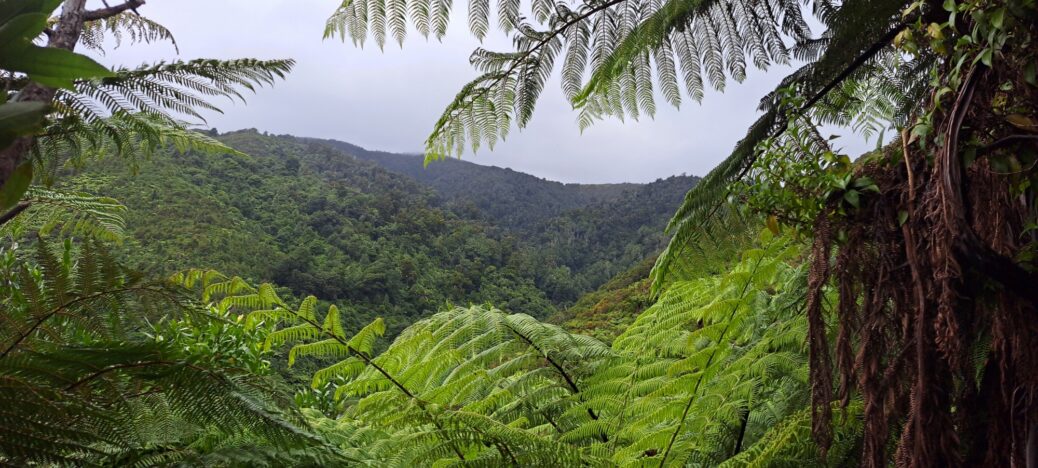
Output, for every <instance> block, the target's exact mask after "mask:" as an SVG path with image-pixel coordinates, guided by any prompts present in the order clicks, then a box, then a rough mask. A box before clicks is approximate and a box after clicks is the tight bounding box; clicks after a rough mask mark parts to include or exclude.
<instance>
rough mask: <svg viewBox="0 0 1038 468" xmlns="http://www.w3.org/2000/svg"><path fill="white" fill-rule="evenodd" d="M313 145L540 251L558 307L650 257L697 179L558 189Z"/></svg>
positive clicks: (455, 162)
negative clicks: (402, 179)
mask: <svg viewBox="0 0 1038 468" xmlns="http://www.w3.org/2000/svg"><path fill="white" fill-rule="evenodd" d="M313 141H317V142H321V143H324V144H327V145H329V146H332V147H334V148H337V149H340V150H342V151H344V152H346V153H347V154H351V155H354V156H356V157H357V158H358V159H362V160H367V161H371V162H374V163H376V164H378V165H379V166H381V167H384V168H386V169H387V170H389V171H391V172H394V173H397V174H402V175H406V176H408V177H410V178H413V179H414V180H416V181H418V182H420V183H421V184H423V185H425V186H427V187H429V188H431V189H432V190H433V191H434V192H435V193H436V194H438V195H439V197H438V202H439V203H441V204H442V206H444V207H446V208H448V209H450V210H451V211H452V212H454V213H456V214H457V215H458V216H460V217H463V218H465V219H470V220H475V221H481V222H484V223H486V224H490V225H493V226H499V227H501V228H502V229H504V230H505V231H507V232H509V233H511V234H513V235H514V236H516V237H517V238H520V239H524V240H525V241H527V242H528V243H529V244H530V245H531V246H533V247H534V248H535V250H536V251H537V252H538V253H539V258H538V260H539V261H540V262H541V263H540V264H541V265H542V267H543V270H542V273H543V275H542V277H541V278H539V280H538V285H539V286H540V287H541V288H542V289H544V290H545V292H546V293H547V294H548V296H549V297H550V298H551V299H552V300H553V301H555V302H556V303H558V304H562V305H568V304H572V303H573V302H574V301H576V300H577V299H578V298H580V296H581V295H582V294H584V293H587V292H590V291H592V290H594V289H596V288H597V287H599V286H600V285H602V284H603V283H605V282H606V281H608V280H609V279H610V278H612V277H614V276H616V275H619V274H621V273H623V272H625V271H627V269H629V268H631V267H632V266H634V265H636V264H637V263H638V262H641V261H643V260H645V259H646V258H649V257H653V258H655V255H656V254H657V253H659V251H661V250H662V249H663V247H664V246H665V245H666V240H667V237H666V236H665V235H664V233H663V228H664V227H665V226H666V223H667V220H669V219H670V216H671V214H673V210H674V209H675V208H676V207H677V206H678V205H679V204H680V203H681V200H682V199H683V198H684V196H685V194H686V193H687V192H688V190H689V189H691V188H692V187H694V186H695V185H696V183H697V182H698V181H699V178H698V177H694V176H686V175H680V176H671V177H668V178H665V179H659V180H656V181H655V182H651V183H648V184H634V183H627V184H599V185H587V184H563V183H560V182H554V181H549V180H545V179H541V178H537V177H534V176H531V175H529V174H523V173H521V172H516V171H513V170H510V169H502V168H498V167H489V166H481V165H478V164H474V163H471V162H468V161H462V160H459V159H447V160H444V161H438V162H437V163H436V164H430V165H428V166H425V165H424V164H423V161H422V157H421V156H419V155H410V154H396V153H387V152H380V151H370V150H367V149H364V148H361V147H359V146H356V145H351V144H349V143H345V142H341V141H335V140H316V139H315V140H313Z"/></svg>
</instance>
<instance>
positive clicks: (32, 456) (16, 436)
mask: <svg viewBox="0 0 1038 468" xmlns="http://www.w3.org/2000/svg"><path fill="white" fill-rule="evenodd" d="M20 252H21V249H16V250H7V251H6V252H4V255H3V262H2V265H3V269H2V273H3V274H2V278H0V279H2V282H0V292H2V293H3V294H2V296H0V301H2V304H3V306H4V311H5V313H4V314H3V315H2V317H0V320H2V322H3V326H2V327H0V400H2V401H3V403H2V405H0V407H2V408H3V409H2V410H0V412H2V413H3V417H4V421H5V430H6V431H7V433H8V434H7V436H5V437H3V438H0V457H2V458H3V459H4V460H5V461H7V462H9V463H14V464H36V463H53V464H102V463H116V461H117V460H123V461H127V460H131V459H137V456H138V455H139V456H141V457H143V458H141V459H140V460H139V461H141V463H144V461H146V459H149V458H148V457H144V455H145V454H148V456H157V455H158V454H159V453H162V452H165V453H167V454H170V455H172V454H173V452H177V454H178V455H180V456H189V455H192V454H194V455H202V454H203V453H204V451H202V449H201V448H198V450H195V449H194V448H192V449H187V448H186V446H187V445H191V444H193V443H194V442H193V441H196V440H198V438H199V437H201V435H200V434H203V433H214V431H215V432H218V433H220V434H222V435H223V437H225V438H233V437H235V436H236V435H242V436H243V435H245V434H248V436H249V438H250V440H251V444H252V445H253V446H256V445H268V446H271V447H281V448H284V449H291V448H304V447H317V448H318V449H319V448H320V447H325V446H324V445H323V443H322V441H321V440H320V439H318V438H317V437H315V436H313V435H312V434H310V433H309V432H308V431H307V430H306V429H305V428H306V424H305V421H303V420H302V419H301V417H300V416H299V415H296V414H293V411H292V409H291V407H290V406H287V405H286V404H285V403H286V402H285V401H284V400H283V399H280V397H278V393H279V391H278V390H277V389H276V387H273V386H271V383H270V381H269V380H267V379H265V378H264V377H262V376H258V375H256V374H254V373H252V372H250V371H248V370H245V369H242V368H241V367H240V366H238V365H237V364H236V363H234V362H232V361H219V360H214V359H213V357H212V356H211V355H209V354H207V353H205V352H202V353H198V352H197V350H195V348H194V347H191V346H187V345H188V343H187V342H185V341H184V340H182V339H177V340H165V339H156V337H154V336H152V337H149V336H147V335H145V334H143V333H140V332H139V331H138V330H139V328H140V327H141V326H142V323H141V318H142V317H152V318H155V317H161V316H166V315H170V314H178V315H179V314H184V313H187V314H189V315H193V316H195V317H196V318H197V320H199V321H209V320H212V321H214V323H219V322H221V321H225V320H227V319H226V318H223V317H218V316H215V315H212V314H210V313H209V312H208V311H206V310H204V309H201V308H199V307H198V306H197V305H196V304H195V303H194V302H193V301H191V299H190V296H189V295H188V294H187V293H186V291H184V290H182V289H180V288H179V287H175V286H172V285H170V284H168V283H166V282H161V281H160V282H150V281H148V280H146V279H145V278H143V277H141V276H140V275H138V274H136V273H134V272H131V271H129V270H126V269H125V268H123V267H121V266H119V265H118V263H117V262H116V261H115V260H114V259H113V258H112V257H111V256H110V255H109V254H108V253H107V252H106V251H105V249H104V248H103V247H101V246H100V245H99V244H98V243H97V242H96V241H92V242H87V243H85V244H83V245H81V246H74V245H73V244H72V243H71V242H66V243H65V244H64V246H63V247H62V248H60V249H59V248H55V246H53V245H52V244H49V243H47V242H45V241H42V240H41V241H38V242H36V245H35V247H34V248H33V249H32V252H31V253H30V254H29V255H24V254H21V253H20ZM207 349H208V348H207ZM279 400H280V402H279ZM216 408H218V409H219V410H218V411H215V410H214V409H216ZM326 453H327V454H328V456H329V457H333V456H338V455H337V452H335V451H330V452H326ZM162 459H163V458H162V457H158V458H154V459H153V460H154V461H156V462H157V461H158V460H162ZM144 464H146V463H144Z"/></svg>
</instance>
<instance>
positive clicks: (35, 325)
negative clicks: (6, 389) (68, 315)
mask: <svg viewBox="0 0 1038 468" xmlns="http://www.w3.org/2000/svg"><path fill="white" fill-rule="evenodd" d="M134 291H139V292H148V291H150V292H155V293H159V294H160V295H162V294H164V293H167V291H165V290H163V289H161V288H156V287H154V286H142V287H132V288H119V289H110V290H107V291H101V292H98V293H94V294H91V295H88V296H81V297H77V298H75V299H73V300H71V301H68V302H66V303H64V304H61V305H59V306H57V307H55V308H53V309H51V310H50V311H48V312H47V313H45V314H43V315H41V316H40V317H39V318H38V319H36V321H35V322H33V324H32V325H31V326H30V327H29V328H28V329H26V330H25V331H24V332H22V333H21V334H20V335H19V336H18V338H16V339H15V340H14V342H13V343H11V344H10V345H9V346H7V348H6V349H4V351H3V352H2V353H0V359H3V358H5V357H7V355H8V354H11V351H14V349H15V348H17V347H18V345H20V344H21V343H22V342H23V341H25V339H26V338H28V337H29V336H30V335H32V334H33V332H35V331H36V330H37V329H39V328H40V327H41V326H42V325H43V324H44V323H45V322H46V321H47V320H50V319H51V317H54V316H55V315H58V314H59V313H61V312H62V311H64V310H65V309H68V308H69V307H71V306H73V305H75V304H78V303H80V302H85V301H90V300H93V299H97V298H99V297H103V296H107V295H110V294H119V293H125V292H134Z"/></svg>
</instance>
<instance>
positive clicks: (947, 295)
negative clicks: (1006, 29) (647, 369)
mask: <svg viewBox="0 0 1038 468" xmlns="http://www.w3.org/2000/svg"><path fill="white" fill-rule="evenodd" d="M1031 56H1032V57H1033V55H1031ZM1022 68H1023V66H1020V67H1016V64H1013V63H1009V64H1007V65H1006V66H1003V67H1000V68H999V69H997V70H993V69H989V68H986V67H983V66H978V68H976V69H975V70H973V71H971V72H970V73H969V74H968V76H967V77H966V78H965V79H964V82H963V85H962V86H961V87H960V90H959V93H958V95H957V96H956V97H954V101H953V102H951V103H950V105H948V104H949V102H948V100H945V101H944V103H943V107H944V108H946V109H947V111H945V112H943V115H940V116H938V117H935V121H934V122H935V124H939V125H935V128H937V129H938V130H939V133H938V136H937V137H936V138H935V139H934V140H933V142H928V143H927V144H926V146H922V145H917V144H909V143H908V142H907V141H903V142H901V144H897V145H892V147H890V148H888V149H887V150H886V152H885V154H884V155H883V156H882V157H879V158H874V159H873V160H871V161H869V162H867V163H865V164H864V165H863V166H862V167H861V168H860V169H859V172H860V176H867V177H870V178H872V179H873V180H874V181H875V182H876V184H877V186H878V187H879V188H880V192H881V193H879V194H878V195H875V196H871V197H869V198H868V199H867V200H864V201H863V203H862V204H861V208H860V209H859V210H856V211H854V212H853V213H851V214H849V215H846V216H842V217H837V216H832V215H828V217H829V218H831V219H827V216H825V215H823V217H822V219H819V221H818V222H817V223H816V229H815V231H816V232H815V235H816V237H815V241H814V247H813V257H814V258H813V260H812V274H811V277H810V284H809V286H810V293H809V299H808V320H809V323H810V327H811V330H810V335H809V336H810V338H809V347H810V354H811V376H812V383H813V385H812V396H813V398H814V406H815V413H814V414H815V416H816V421H815V425H814V428H815V434H816V439H818V441H819V443H820V445H822V446H823V447H824V446H825V445H826V443H827V442H828V438H829V437H830V434H829V430H828V424H829V421H828V419H829V417H830V415H831V410H829V406H830V401H832V395H831V393H832V391H833V384H832V383H831V380H832V376H833V374H832V373H831V372H830V368H831V366H832V365H833V364H831V363H830V358H829V355H828V346H829V337H828V336H827V335H826V333H827V329H826V324H825V321H824V320H823V319H822V314H821V309H820V307H821V305H820V302H819V301H820V298H821V297H822V296H821V295H822V289H823V288H824V287H825V286H826V285H827V284H829V283H830V280H831V282H832V283H834V284H835V287H836V291H837V294H838V296H839V306H838V310H837V311H836V313H837V316H838V321H837V326H836V330H835V334H836V336H835V337H834V340H833V341H834V344H833V346H834V348H835V367H836V372H835V376H836V378H837V380H838V382H837V384H836V391H837V393H838V396H839V397H840V399H841V400H842V401H843V402H844V403H845V404H846V403H847V402H849V400H850V397H851V394H852V393H855V392H857V393H860V395H861V396H862V398H863V399H864V404H865V406H864V415H863V417H864V441H863V446H862V447H863V454H862V465H863V466H869V467H883V466H888V465H889V464H890V461H891V459H893V461H894V462H895V464H897V465H899V466H920V467H922V466H927V467H929V466H1023V465H1024V464H1025V461H1027V460H1029V458H1030V457H1033V456H1034V455H1030V456H1029V455H1028V454H1027V453H1026V452H1027V448H1026V447H1027V440H1028V438H1029V437H1035V436H1036V435H1038V434H1035V431H1036V427H1038V425H1036V423H1038V418H1036V412H1038V401H1036V400H1035V397H1038V310H1036V303H1038V279H1036V276H1035V275H1034V274H1033V273H1031V272H1029V271H1028V270H1027V269H1025V268H1022V267H1021V263H1020V262H1021V261H1019V260H1015V258H1016V257H1017V256H1018V254H1019V253H1020V252H1021V250H1022V249H1024V248H1025V247H1026V246H1027V244H1028V243H1033V242H1035V239H1034V238H1033V233H1028V232H1026V231H1025V229H1024V227H1025V225H1026V220H1028V219H1031V220H1033V219H1034V216H1035V204H1034V197H1033V189H1030V188H1027V187H1026V186H1025V189H1024V190H1023V194H1020V192H1021V190H1019V189H1017V190H1016V192H1014V187H1019V186H1020V185H1019V184H1018V182H1019V181H1020V180H1021V177H1023V178H1027V177H1031V176H1032V172H1033V170H1034V165H1033V164H1032V165H1031V167H1030V168H1029V169H1028V168H1027V167H1026V166H1025V167H1024V168H1023V170H1022V171H1018V172H1014V173H1000V172H997V171H995V170H994V169H993V162H994V161H996V160H998V158H1003V159H1004V158H1018V159H1016V161H1019V159H1023V157H1024V156H1026V157H1028V158H1030V159H1032V160H1033V158H1034V154H1035V148H1036V143H1035V142H1036V140H1035V139H1034V138H1019V136H1018V135H1017V136H1014V135H1016V134H1018V133H1019V132H1020V129H1019V128H1015V127H1014V126H1013V125H1010V124H1008V123H1007V119H1006V118H1005V116H1003V115H1000V111H999V110H998V109H996V108H995V106H993V105H992V102H994V100H995V99H996V98H999V99H1006V96H1004V94H1005V93H1003V92H1002V91H1000V86H1002V85H1003V84H1004V83H1006V82H1007V81H1008V82H1013V83H1019V84H1021V85H1022V84H1023V82H1022V81H1021V79H1020V78H1019V77H1020V76H1022V75H1021V73H1020V70H1022ZM1014 89H1015V90H1019V91H1014V95H1013V96H1011V97H1010V99H1012V100H1013V101H1014V104H1015V108H1016V109H1021V108H1022V109H1028V110H1029V112H1032V113H1033V112H1034V110H1035V109H1038V106H1036V105H1035V104H1036V103H1038V94H1036V93H1035V92H1034V89H1035V88H1033V87H1030V86H1019V87H1017V88H1014ZM1000 93H1001V94H1000ZM905 137H907V132H905V133H904V134H903V138H902V139H903V140H904V139H905ZM964 141H970V142H971V145H972V147H974V148H977V149H976V156H975V158H974V159H973V160H972V161H969V162H968V165H967V162H965V161H964V160H965V158H964V157H963V154H964V151H963V149H962V146H963V145H962V144H960V142H964ZM894 146H896V147H894ZM1014 184H1016V185H1014ZM829 212H830V213H834V212H835V210H830V211H829ZM838 234H839V237H837V236H838ZM838 239H839V240H838ZM833 245H835V246H836V247H837V253H836V254H835V258H834V259H833V258H832V254H831V251H832V248H831V246H833ZM1024 262H1026V260H1024ZM1030 266H1031V267H1033V266H1034V265H1033V264H1032V265H1030ZM892 448H893V450H891V449H892ZM891 457H893V458H891Z"/></svg>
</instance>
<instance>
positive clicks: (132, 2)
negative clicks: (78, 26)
mask: <svg viewBox="0 0 1038 468" xmlns="http://www.w3.org/2000/svg"><path fill="white" fill-rule="evenodd" d="M105 5H108V4H107V3H105ZM141 5H144V0H126V2H123V3H120V4H119V5H116V6H106V7H105V8H98V9H96V10H90V11H88V12H86V13H85V14H84V15H83V20H85V21H97V20H101V19H105V18H110V17H112V16H115V15H118V14H119V13H122V12H124V11H126V10H136V9H137V7H139V6H141Z"/></svg>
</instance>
